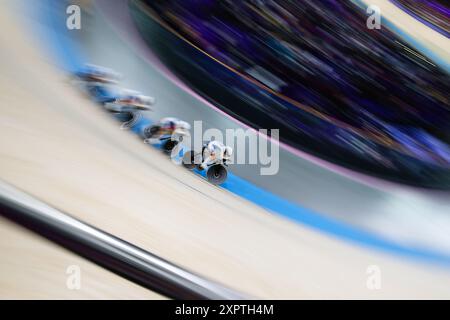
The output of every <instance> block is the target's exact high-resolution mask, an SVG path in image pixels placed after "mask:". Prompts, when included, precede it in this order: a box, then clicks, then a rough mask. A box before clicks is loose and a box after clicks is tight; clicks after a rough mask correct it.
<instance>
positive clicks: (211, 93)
mask: <svg viewBox="0 0 450 320" xmlns="http://www.w3.org/2000/svg"><path fill="white" fill-rule="evenodd" d="M144 2H146V3H147V4H148V5H150V7H151V9H152V11H151V12H152V13H151V14H150V15H145V14H143V13H139V12H136V11H137V10H136V11H135V13H134V18H135V21H136V22H137V25H138V27H139V29H140V30H141V32H142V34H143V36H144V38H145V39H146V40H147V41H148V42H149V45H150V46H151V47H152V48H153V49H154V50H155V51H156V52H157V53H158V54H159V56H160V57H161V59H162V60H163V61H164V62H165V63H166V64H167V65H169V66H170V67H171V68H172V69H173V70H174V71H175V72H176V73H177V74H178V75H179V76H180V77H181V78H183V79H184V80H185V81H186V82H187V83H188V84H189V85H190V86H191V87H193V88H194V89H195V90H197V91H198V92H200V93H201V94H203V95H204V96H206V97H207V98H208V99H210V100H212V101H213V102H215V103H216V104H218V105H219V106H220V107H221V108H223V109H224V110H226V111H227V112H229V113H231V114H232V115H234V116H235V117H237V118H239V119H240V120H242V121H244V122H246V123H247V124H249V125H251V126H253V127H256V128H279V129H281V131H280V134H281V138H282V139H283V140H284V141H286V142H287V143H289V144H291V145H293V146H295V147H298V148H300V149H303V150H306V151H308V152H311V153H313V154H315V155H319V156H321V157H322V158H325V159H327V160H330V161H333V162H337V163H340V164H342V165H345V166H348V167H351V168H353V169H355V170H359V171H363V172H366V173H371V174H375V175H377V176H382V177H385V178H388V179H393V180H396V181H402V182H407V183H412V184H418V185H421V186H428V187H445V188H447V187H449V186H450V178H449V169H450V147H449V142H450V126H449V123H450V103H449V92H450V82H449V75H448V73H446V72H445V71H444V70H442V69H440V68H439V67H438V65H437V63H435V62H434V61H432V60H430V58H428V57H426V56H424V54H423V53H420V52H418V51H417V50H415V49H414V48H413V47H412V46H411V45H410V44H408V43H406V42H404V41H403V40H401V39H400V38H399V37H397V36H396V35H395V34H393V33H392V32H390V31H389V30H388V29H387V28H382V29H381V30H369V29H368V28H367V26H366V20H367V15H366V13H365V12H363V11H361V10H360V9H359V8H358V7H356V6H355V5H353V4H352V3H351V2H349V1H332V0H324V1H308V0H303V1H284V0H279V1H251V0H249V1H226V0H184V1H175V0H173V1H161V0H152V1H144ZM155 18H156V21H158V23H159V24H160V25H163V27H164V28H158V27H155V25H154V23H153V24H152V22H151V21H150V20H152V19H153V20H154V19H155ZM163 29H164V31H163ZM167 31H169V32H167ZM185 39H186V40H187V41H185ZM194 46H196V47H194Z"/></svg>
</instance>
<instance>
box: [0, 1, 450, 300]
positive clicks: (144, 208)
mask: <svg viewBox="0 0 450 320" xmlns="http://www.w3.org/2000/svg"><path fill="white" fill-rule="evenodd" d="M0 41H1V42H2V43H3V44H4V45H3V46H2V50H1V51H0V99H1V102H0V108H1V110H0V112H1V113H0V121H1V135H0V168H1V169H0V178H1V179H2V180H4V181H6V182H8V183H10V184H12V185H14V186H16V187H18V188H20V189H22V190H24V191H26V192H28V193H29V194H31V195H33V196H35V197H37V198H38V199H40V200H42V201H44V202H46V203H48V204H50V205H52V206H54V207H56V208H58V209H62V210H64V211H65V212H67V213H69V214H71V215H73V216H75V217H77V218H79V219H81V220H83V221H85V222H87V223H89V224H91V225H94V226H96V227H98V228H100V229H102V230H105V231H107V232H109V233H112V234H114V235H116V236H118V237H120V238H122V239H124V240H126V241H129V242H131V243H133V244H136V245H138V246H140V247H142V248H144V249H146V250H149V251H151V252H153V253H155V254H157V255H159V256H161V257H164V258H165V259H167V260H169V261H171V262H173V263H175V264H178V265H180V266H183V267H185V268H187V269H188V270H192V271H194V272H196V273H198V274H201V275H204V276H207V277H209V278H211V279H214V280H217V281H219V282H221V283H223V284H226V285H228V286H230V287H231V288H233V289H237V290H239V291H241V292H243V293H246V294H249V295H251V296H254V297H261V298H450V272H449V271H448V270H445V269H443V268H440V267H435V266H431V265H425V264H419V263H418V262H415V261H411V260H403V259H401V258H399V257H395V256H393V255H389V254H384V253H380V252H375V251H372V250H370V249H369V248H365V247H359V246H355V245H354V244H352V243H348V242H343V241H341V240H339V239H336V238H333V237H329V236H327V235H324V234H321V233H318V232H316V231H312V230H310V229H308V228H305V227H302V226H299V225H294V224H292V223H290V222H289V221H287V220H285V219H282V218H280V217H278V216H275V215H272V214H271V213H269V212H266V211H263V210H262V209H260V208H258V207H256V206H254V205H253V204H251V203H249V202H247V201H244V200H242V199H240V198H238V197H236V196H234V195H232V194H229V193H228V192H226V191H224V190H222V189H219V188H215V187H213V186H211V185H209V184H208V183H206V182H205V181H203V180H201V179H200V178H198V177H196V176H194V175H192V174H190V173H189V172H186V171H185V170H183V169H182V168H180V167H177V166H175V165H174V164H172V163H171V162H170V161H168V160H167V159H166V158H165V157H164V156H162V155H161V154H160V153H158V152H157V151H155V150H152V149H150V148H148V146H146V145H144V144H143V143H142V142H141V141H140V140H139V139H137V138H136V137H134V136H132V135H131V134H128V133H126V132H123V131H121V130H119V129H118V125H117V123H115V122H113V121H112V120H111V119H109V118H108V117H106V116H105V115H104V114H103V113H102V112H101V111H100V110H96V109H95V106H94V105H92V104H91V103H90V102H89V101H88V100H86V99H84V98H82V97H81V96H80V95H79V94H78V93H77V92H76V91H75V90H73V88H72V87H71V86H70V85H69V83H68V81H67V78H66V75H63V74H61V73H59V71H58V70H56V69H54V68H53V67H52V66H51V63H50V61H48V60H47V59H48V58H47V57H45V56H43V55H42V53H41V52H39V51H38V50H37V49H36V47H34V46H33V45H32V44H31V43H32V40H31V39H29V38H28V33H27V30H24V29H22V24H21V22H20V17H19V16H15V13H14V12H12V11H11V10H9V9H8V6H3V7H2V8H1V9H0ZM5 44H8V45H5ZM0 228H1V233H0V238H1V251H0V252H1V256H2V257H1V260H0V297H1V298H20V297H23V298H79V297H83V298H135V297H140V298H153V297H158V296H157V295H153V294H152V293H150V292H148V291H144V290H143V289H141V288H139V287H137V286H135V285H133V284H131V283H130V282H127V281H125V280H122V279H120V278H118V277H117V276H115V275H112V274H110V273H109V272H106V271H102V270H101V269H100V268H99V267H97V266H95V265H92V264H91V263H89V262H86V261H85V260H83V259H81V258H78V257H76V256H74V255H72V254H71V253H68V252H67V251H65V250H63V249H59V248H58V247H56V246H55V245H53V244H51V243H49V242H47V241H45V240H41V239H40V238H38V237H36V236H34V235H31V234H29V233H28V231H24V230H22V229H21V228H19V227H16V226H14V225H12V224H11V223H9V222H7V221H5V220H0ZM68 264H79V265H80V266H81V268H82V270H85V271H86V272H85V273H84V274H86V281H84V282H83V290H81V291H76V290H75V291H71V290H68V289H67V288H66V286H65V278H64V277H65V273H64V272H65V269H66V268H67V266H68ZM371 265H377V266H378V267H379V268H380V270H381V288H380V289H379V290H370V289H368V287H367V285H366V283H367V278H368V275H367V273H366V271H367V268H368V267H369V266H371Z"/></svg>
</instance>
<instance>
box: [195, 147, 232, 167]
mask: <svg viewBox="0 0 450 320" xmlns="http://www.w3.org/2000/svg"><path fill="white" fill-rule="evenodd" d="M232 154H233V149H232V148H231V147H229V146H226V145H224V144H223V143H222V142H219V141H216V140H212V141H210V142H208V143H207V144H205V145H204V146H203V151H202V156H203V162H202V163H201V164H200V166H199V168H200V169H206V168H208V167H210V166H212V165H214V164H217V163H223V164H226V162H227V161H229V160H231V155H232Z"/></svg>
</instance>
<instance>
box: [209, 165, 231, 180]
mask: <svg viewBox="0 0 450 320" xmlns="http://www.w3.org/2000/svg"><path fill="white" fill-rule="evenodd" d="M206 176H207V177H208V181H209V182H211V183H212V184H214V185H219V184H222V183H224V182H225V180H227V176H228V172H227V169H226V168H225V167H224V166H223V165H221V164H216V165H213V166H211V167H210V168H209V169H208V172H206Z"/></svg>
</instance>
